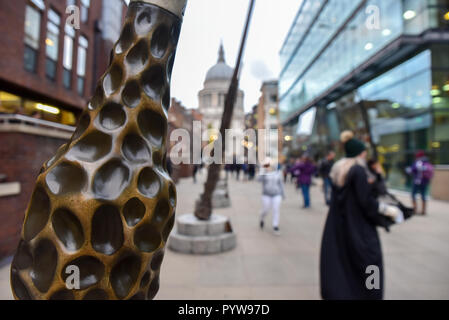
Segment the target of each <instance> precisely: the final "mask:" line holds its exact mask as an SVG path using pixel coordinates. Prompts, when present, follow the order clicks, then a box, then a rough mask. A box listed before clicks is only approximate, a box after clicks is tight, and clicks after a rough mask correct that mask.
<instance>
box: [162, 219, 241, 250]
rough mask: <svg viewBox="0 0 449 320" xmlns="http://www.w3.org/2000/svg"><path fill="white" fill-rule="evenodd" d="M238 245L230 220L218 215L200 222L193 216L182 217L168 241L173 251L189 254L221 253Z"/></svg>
mask: <svg viewBox="0 0 449 320" xmlns="http://www.w3.org/2000/svg"><path fill="white" fill-rule="evenodd" d="M236 245H237V239H236V235H235V233H234V232H233V231H232V228H231V224H230V221H229V218H227V217H224V216H221V215H216V214H213V215H212V217H211V218H210V220H209V221H202V220H198V219H197V218H196V217H195V216H194V215H193V214H185V215H182V216H180V217H179V218H178V219H177V221H176V228H175V229H174V230H173V232H172V233H171V235H170V238H169V241H168V247H169V248H170V249H171V250H173V251H176V252H182V253H189V254H214V253H221V252H225V251H229V250H232V249H234V248H235V246H236Z"/></svg>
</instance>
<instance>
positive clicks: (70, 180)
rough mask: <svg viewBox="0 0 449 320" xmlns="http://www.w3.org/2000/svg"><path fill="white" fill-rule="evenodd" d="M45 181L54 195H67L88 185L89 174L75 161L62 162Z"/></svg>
mask: <svg viewBox="0 0 449 320" xmlns="http://www.w3.org/2000/svg"><path fill="white" fill-rule="evenodd" d="M45 181H46V183H47V186H48V189H50V191H51V192H52V193H53V194H54V195H65V194H68V193H77V192H80V191H81V190H82V189H83V188H84V187H85V186H86V183H87V174H86V172H85V171H84V170H83V169H82V168H80V167H78V166H76V165H75V164H73V163H70V162H62V163H61V164H58V165H57V166H56V167H54V168H53V169H52V170H51V171H50V172H49V173H48V174H47V176H46V178H45Z"/></svg>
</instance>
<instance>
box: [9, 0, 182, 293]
mask: <svg viewBox="0 0 449 320" xmlns="http://www.w3.org/2000/svg"><path fill="white" fill-rule="evenodd" d="M185 5H186V0H141V1H135V0H131V3H130V5H129V9H128V14H127V17H126V21H125V25H124V27H123V29H122V33H121V36H120V39H119V40H118V42H117V43H116V44H115V46H114V49H113V54H112V61H111V64H110V66H109V68H108V70H107V71H106V74H105V75H104V76H103V77H102V78H101V79H100V81H99V83H98V86H97V89H96V93H95V95H94V97H93V98H92V100H91V102H90V103H89V105H88V107H87V109H86V110H85V112H84V113H83V115H82V117H81V119H80V122H79V124H78V126H77V129H76V132H75V133H74V135H73V137H72V139H71V140H70V142H69V143H67V144H66V145H63V146H62V147H61V148H60V149H59V150H58V151H57V153H56V155H55V156H54V157H53V158H52V159H50V160H49V161H48V162H47V163H45V164H44V166H43V168H42V170H41V173H40V175H39V177H38V178H37V181H36V186H35V189H34V192H33V195H32V199H31V202H30V204H29V206H28V209H27V212H26V215H25V221H24V225H23V229H22V234H21V241H20V243H19V247H18V249H17V252H16V254H15V257H14V260H13V262H12V266H11V286H12V290H13V293H14V297H15V298H16V299H57V300H58V299H86V300H89V299H96V300H99V299H153V298H154V296H155V295H156V293H157V291H158V289H159V272H160V266H161V263H162V259H163V256H164V248H165V244H166V241H167V238H168V235H169V233H170V231H171V229H172V227H173V223H174V215H175V206H176V191H175V187H174V184H173V183H172V181H171V179H170V177H169V175H168V173H167V170H166V167H165V163H166V162H165V154H166V141H165V140H166V134H167V110H168V108H169V103H170V85H169V83H170V77H171V71H172V67H173V62H174V59H175V52H176V46H177V42H178V37H179V32H180V28H181V23H182V16H183V12H184V9H185Z"/></svg>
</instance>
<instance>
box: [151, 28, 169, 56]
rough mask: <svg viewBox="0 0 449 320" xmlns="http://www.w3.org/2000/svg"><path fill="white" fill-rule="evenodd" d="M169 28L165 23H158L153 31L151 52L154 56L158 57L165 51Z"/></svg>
mask: <svg viewBox="0 0 449 320" xmlns="http://www.w3.org/2000/svg"><path fill="white" fill-rule="evenodd" d="M169 32H170V31H169V29H168V27H167V26H166V25H160V26H159V27H157V29H156V31H154V34H153V38H152V39H151V54H152V56H153V57H154V58H156V59H160V58H162V57H163V56H164V55H165V52H167V47H168V42H169V40H170V39H169Z"/></svg>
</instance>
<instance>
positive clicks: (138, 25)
mask: <svg viewBox="0 0 449 320" xmlns="http://www.w3.org/2000/svg"><path fill="white" fill-rule="evenodd" d="M137 10H138V12H137V14H136V15H137V18H136V20H135V24H134V26H135V29H136V33H137V34H138V35H139V36H145V35H146V34H148V33H149V32H150V31H151V28H152V27H153V24H152V23H151V22H152V21H153V14H152V13H153V9H152V8H150V7H142V6H140V7H138V8H137Z"/></svg>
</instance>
